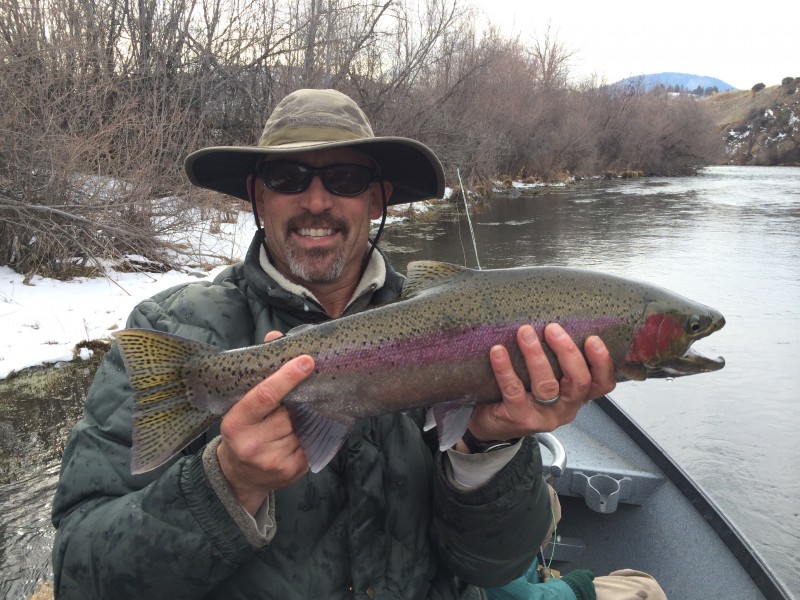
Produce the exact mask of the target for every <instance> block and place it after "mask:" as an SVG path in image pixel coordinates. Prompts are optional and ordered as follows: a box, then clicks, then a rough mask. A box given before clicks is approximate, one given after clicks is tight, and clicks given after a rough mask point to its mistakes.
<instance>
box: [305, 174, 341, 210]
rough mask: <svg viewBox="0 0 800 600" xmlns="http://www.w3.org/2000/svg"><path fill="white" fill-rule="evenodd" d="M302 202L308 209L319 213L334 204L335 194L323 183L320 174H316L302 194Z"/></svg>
mask: <svg viewBox="0 0 800 600" xmlns="http://www.w3.org/2000/svg"><path fill="white" fill-rule="evenodd" d="M301 196H302V200H301V203H302V205H303V208H305V209H306V210H307V211H309V212H311V213H314V214H318V213H322V212H325V211H326V210H328V209H329V208H330V207H331V206H332V205H333V194H331V193H330V192H329V191H328V190H326V189H325V186H324V185H322V179H320V177H319V175H316V174H315V175H314V177H312V179H311V183H310V184H309V186H308V189H307V190H306V191H305V192H303V193H302V194H301Z"/></svg>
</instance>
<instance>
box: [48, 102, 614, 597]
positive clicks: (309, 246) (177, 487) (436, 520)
mask: <svg viewBox="0 0 800 600" xmlns="http://www.w3.org/2000/svg"><path fill="white" fill-rule="evenodd" d="M186 169H187V173H188V176H189V179H190V180H191V181H192V182H193V183H195V184H197V185H200V186H203V187H207V188H210V189H214V190H218V191H221V192H224V193H227V194H231V195H234V196H237V197H240V198H242V199H246V200H250V201H251V202H252V205H253V209H254V212H255V213H256V219H257V222H258V232H257V234H256V236H255V238H254V240H253V243H252V244H251V247H250V250H249V251H248V254H247V257H246V258H245V260H244V262H242V263H240V264H237V265H234V266H232V267H230V268H229V269H227V270H226V271H224V272H223V273H222V274H220V275H219V276H218V277H217V278H216V280H215V281H214V282H213V283H211V284H205V283H194V284H189V285H185V286H179V287H177V288H172V289H170V290H166V291H165V292H162V293H161V294H158V295H157V296H155V297H154V298H152V299H150V300H146V301H144V302H142V303H141V304H140V305H139V306H138V307H137V308H136V309H135V310H134V312H133V313H132V314H131V316H130V318H129V320H128V326H129V327H144V328H153V329H159V330H163V331H169V332H171V333H175V334H177V335H181V336H183V337H188V338H192V339H196V340H199V341H202V342H206V343H212V344H215V345H218V346H220V347H223V348H238V347H243V346H247V345H252V344H254V343H258V342H260V341H262V340H269V339H272V338H274V337H276V336H278V335H280V333H282V332H286V331H288V330H289V329H291V328H292V327H295V326H298V325H301V324H305V323H318V322H321V321H325V320H327V319H331V318H337V317H340V316H342V315H346V314H351V313H354V312H357V311H361V310H367V309H369V308H370V307H372V306H376V305H379V304H383V303H385V302H389V301H392V300H395V299H396V298H397V297H398V296H399V293H400V290H401V288H402V281H403V280H402V277H401V276H400V275H398V274H397V273H396V272H395V271H394V270H393V269H392V267H391V266H390V265H389V264H388V263H387V262H386V260H385V259H384V257H383V255H382V254H380V252H377V251H375V246H376V243H377V237H378V236H376V240H375V241H373V242H370V241H369V238H368V236H369V225H370V221H371V220H372V219H376V218H378V217H381V216H383V217H384V218H385V211H386V206H387V204H391V203H398V202H411V201H415V200H420V199H423V198H429V197H439V196H441V195H442V193H443V189H444V175H443V172H442V168H441V165H440V164H439V161H438V160H437V159H436V157H435V156H434V154H433V153H432V152H431V151H430V150H429V149H428V148H427V147H425V146H424V145H422V144H420V143H418V142H415V141H413V140H408V139H404V138H395V137H375V136H374V135H373V133H372V130H371V127H370V125H369V123H368V121H367V119H366V117H365V115H364V114H363V112H362V111H361V110H360V109H359V108H358V106H357V105H356V104H355V103H354V102H352V101H351V100H350V99H349V98H347V97H346V96H344V95H342V94H340V93H338V92H335V91H333V90H300V91H297V92H294V93H292V94H290V95H289V96H287V97H286V98H284V100H282V101H281V102H280V103H279V105H278V106H277V107H276V108H275V110H274V112H273V113H272V115H271V116H270V118H269V119H268V121H267V123H266V126H265V128H264V132H263V134H262V136H261V139H260V140H259V143H258V145H257V146H255V147H245V148H239V147H226V148H206V149H203V150H200V151H198V152H195V153H194V154H192V155H190V156H189V157H188V158H187V161H186ZM545 337H546V339H547V343H548V345H549V346H550V347H551V348H552V350H553V351H554V353H555V355H556V357H557V358H558V361H559V364H560V367H561V370H562V372H563V376H562V377H561V379H560V380H557V379H556V378H555V377H554V375H553V370H552V369H551V367H550V364H549V362H548V361H547V358H546V356H545V354H544V352H543V350H542V345H541V342H540V341H539V339H538V338H537V335H536V332H535V331H534V330H533V328H532V327H530V326H523V327H521V328H520V330H519V333H518V343H519V345H520V348H521V349H522V352H523V355H524V356H525V359H526V365H527V368H528V371H529V373H530V376H531V381H532V391H531V392H527V391H526V390H525V389H524V387H523V385H522V383H521V381H520V379H519V377H518V376H517V374H516V373H515V372H514V370H513V368H512V366H511V363H510V359H509V355H508V352H507V351H506V350H505V348H503V347H500V346H498V347H495V348H493V349H492V351H491V353H490V356H489V359H490V361H491V364H492V367H493V369H494V372H495V375H496V378H497V382H498V385H499V388H500V390H501V392H502V398H499V400H501V402H498V403H496V404H490V405H482V406H479V407H478V408H477V409H476V411H475V413H474V416H473V418H472V420H471V421H470V425H469V430H468V434H465V437H464V438H463V439H462V440H460V441H459V442H458V443H457V444H456V445H455V447H454V448H453V449H451V450H448V451H447V452H445V453H438V452H437V451H435V450H432V449H431V448H434V447H435V444H432V443H431V440H429V439H428V438H427V437H426V435H425V434H423V433H422V426H423V422H424V415H423V414H422V412H421V411H411V412H409V413H398V414H390V415H384V416H381V417H377V418H373V419H368V420H364V421H363V422H360V423H358V424H357V425H356V427H355V428H354V430H353V431H352V432H351V434H350V435H349V437H348V438H347V440H346V442H345V444H344V445H343V447H342V448H341V450H340V451H339V452H338V454H337V455H336V456H335V457H334V459H333V460H332V461H331V462H330V464H329V465H328V466H327V467H326V468H324V469H323V470H322V471H320V472H319V473H316V474H311V473H309V472H308V462H307V460H306V457H305V454H304V453H303V450H302V448H301V447H300V445H299V442H298V440H297V438H296V437H295V435H294V433H293V430H292V424H291V421H290V419H289V416H288V414H287V411H286V410H285V408H283V407H282V405H281V399H282V398H283V397H284V396H285V395H286V394H287V393H288V392H290V391H291V390H292V389H293V388H294V387H295V386H297V385H298V384H299V383H300V382H302V381H303V379H305V378H306V377H308V376H309V374H310V373H311V372H312V371H313V368H314V361H313V358H311V357H308V356H301V357H298V358H295V359H293V360H291V361H289V362H287V363H286V364H285V365H284V366H283V367H282V368H281V369H280V370H278V371H277V372H276V373H274V374H273V375H271V376H269V377H267V378H266V379H264V380H263V381H262V382H261V383H260V384H258V385H257V386H256V387H255V388H253V389H252V390H250V391H249V392H248V393H246V394H245V395H244V396H243V397H242V399H241V400H240V401H239V402H238V403H237V404H236V405H235V406H234V407H233V408H232V409H231V410H230V411H229V412H228V413H227V414H226V415H225V416H224V418H223V419H222V421H221V423H220V424H219V425H218V426H214V427H212V428H211V429H210V430H209V431H208V432H207V433H206V434H205V435H203V436H201V437H200V438H199V439H198V440H196V441H195V442H194V443H192V444H190V445H189V446H188V447H187V448H186V449H185V450H184V451H183V452H182V453H181V454H179V455H178V456H176V457H175V458H173V459H172V460H171V461H169V462H168V463H167V464H165V465H163V466H161V467H159V468H157V469H155V470H153V471H150V472H148V473H145V474H142V475H132V474H131V469H130V445H131V411H132V395H131V390H130V387H129V385H128V382H127V377H126V375H125V372H124V369H123V366H122V362H121V358H120V354H119V351H118V349H117V348H116V347H114V348H112V350H111V351H110V352H109V353H108V354H107V355H106V357H105V359H104V361H103V364H102V366H101V367H100V370H99V371H98V374H97V376H96V378H95V382H94V384H93V386H92V388H91V390H90V392H89V396H88V398H87V402H86V409H85V415H84V418H83V420H82V421H80V422H79V423H78V424H77V425H76V427H75V429H74V431H73V434H72V436H71V438H70V440H69V443H68V445H67V448H66V450H65V453H64V459H63V464H62V473H61V479H60V483H59V487H58V490H57V492H56V497H55V500H54V508H53V522H54V524H55V526H56V527H57V529H58V531H57V534H56V540H55V545H54V551H53V564H54V572H55V589H56V596H57V597H58V598H82V599H83V598H115V599H116V598H147V599H149V600H152V599H155V598H187V599H188V598H226V599H229V598H276V599H281V600H286V599H293V598H298V599H299V598H350V597H355V598H415V599H416V598H431V599H439V598H441V599H450V598H469V597H476V598H477V597H481V595H482V594H483V592H481V591H480V590H478V589H477V588H476V587H473V586H480V587H489V586H501V585H503V584H505V583H506V582H508V581H510V580H512V579H514V578H517V577H519V576H521V575H522V574H523V573H524V572H525V571H526V569H527V567H528V566H529V565H530V564H531V563H532V561H533V559H534V556H535V548H532V547H531V546H530V543H529V542H530V540H532V539H534V540H535V539H543V537H544V535H545V532H546V531H547V528H548V525H549V523H550V501H549V497H548V491H547V487H546V485H545V484H544V482H543V480H542V476H541V468H540V462H541V459H540V456H539V450H538V445H537V444H536V443H535V441H534V440H533V438H530V437H526V436H527V435H528V434H531V433H534V432H539V431H550V430H552V429H555V428H556V427H558V426H559V425H562V424H564V423H567V422H569V421H570V420H572V419H573V418H574V417H575V414H576V413H577V411H578V409H579V408H580V406H581V405H582V404H583V402H585V401H587V400H589V399H591V398H595V397H598V396H601V395H602V394H604V393H607V392H608V391H610V390H611V389H612V388H613V387H614V368H613V364H612V362H611V358H610V356H609V354H608V352H607V350H606V349H605V347H604V345H603V343H602V342H601V341H600V340H599V339H597V338H596V337H593V338H590V339H589V340H587V343H586V347H585V349H584V350H585V353H586V356H587V358H588V364H587V361H586V360H584V358H583V356H582V354H581V353H580V351H579V350H578V348H577V347H576V346H575V344H574V343H573V342H572V340H571V339H570V338H569V336H568V335H566V334H565V332H564V330H563V329H561V328H560V327H559V326H558V325H550V326H548V328H547V329H546V330H545ZM489 441H491V443H487V442H489ZM498 447H499V449H497V448H498ZM487 448H492V449H493V451H489V452H486V451H485V450H487Z"/></svg>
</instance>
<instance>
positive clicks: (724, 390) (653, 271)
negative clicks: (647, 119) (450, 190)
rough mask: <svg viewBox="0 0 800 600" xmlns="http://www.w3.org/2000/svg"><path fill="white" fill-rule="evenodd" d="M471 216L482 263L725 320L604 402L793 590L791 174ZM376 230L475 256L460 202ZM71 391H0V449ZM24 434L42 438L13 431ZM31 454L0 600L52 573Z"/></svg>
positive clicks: (421, 247)
mask: <svg viewBox="0 0 800 600" xmlns="http://www.w3.org/2000/svg"><path fill="white" fill-rule="evenodd" d="M473 210H474V212H472V221H473V226H474V230H475V236H476V240H477V247H478V252H479V255H480V262H481V266H482V267H484V268H502V267H511V266H522V265H543V264H552V265H565V266H582V267H589V268H593V269H598V270H603V271H608V272H611V273H617V274H620V275H625V276H629V277H635V278H638V279H643V280H647V281H651V282H653V283H657V284H660V285H663V286H665V287H668V288H671V289H673V290H674V291H676V292H679V293H682V294H684V295H685V296H688V297H690V298H692V299H694V300H697V301H700V302H703V303H705V304H709V305H711V306H713V307H715V308H717V309H719V310H720V311H722V312H723V314H724V315H725V317H726V319H727V325H726V327H725V328H724V329H723V330H722V331H721V332H719V333H717V334H715V335H714V336H712V337H711V338H708V339H706V340H701V342H699V343H698V344H697V347H698V349H700V350H701V351H702V352H703V353H705V354H710V355H722V356H724V357H725V358H726V360H727V365H726V367H725V368H724V369H723V370H722V371H719V372H716V373H709V374H705V375H698V376H694V377H687V378H682V379H676V380H675V381H673V382H671V383H669V382H667V381H663V380H656V381H648V382H644V383H637V382H628V383H624V384H621V385H620V386H619V387H618V388H617V390H616V391H615V392H614V394H613V396H614V398H615V399H616V400H618V401H619V402H620V403H621V404H622V405H623V407H624V408H625V409H626V410H627V411H628V412H630V413H631V414H632V415H633V417H634V418H635V419H636V420H637V421H638V422H639V423H640V424H642V425H643V426H644V427H645V429H646V430H647V431H648V432H649V433H650V434H651V435H652V436H653V437H654V438H655V439H656V441H657V442H659V443H660V444H661V445H662V446H663V447H664V448H665V449H666V450H668V451H669V452H670V453H671V454H672V455H673V457H674V458H675V459H676V460H677V461H678V462H679V464H680V465H681V466H682V467H683V468H684V469H685V470H686V471H687V472H688V473H689V474H690V475H691V476H692V477H693V478H694V479H695V480H696V481H697V482H698V483H700V485H701V486H702V487H703V488H704V489H705V490H706V491H707V492H708V493H709V495H710V496H711V497H712V498H713V500H714V501H715V502H716V503H717V504H719V505H720V506H721V507H722V508H723V509H724V510H725V511H726V512H727V513H728V515H729V517H730V518H731V519H732V520H733V521H734V523H736V524H737V525H738V526H739V527H740V528H741V530H742V531H743V533H744V534H745V535H746V537H748V538H749V539H750V540H751V541H752V542H753V544H754V545H755V546H756V548H757V549H758V550H759V551H760V552H761V553H762V555H763V556H764V558H765V559H766V561H767V562H768V564H770V565H771V566H772V567H773V568H774V569H775V570H776V572H777V573H778V575H779V576H780V577H781V579H782V580H783V581H784V582H785V583H786V585H787V586H788V587H789V588H790V589H791V590H792V591H793V593H794V594H795V595H797V596H798V597H800V551H799V550H798V549H800V467H798V464H797V462H796V461H798V460H800V441H799V440H800V436H798V435H797V431H798V430H800V410H798V408H797V403H798V400H800V392H798V386H797V384H796V380H795V375H796V371H797V370H798V368H800V168H758V167H720V168H712V169H707V170H705V171H704V172H703V173H702V174H701V175H700V176H699V177H691V178H672V179H642V180H625V181H609V182H604V183H603V184H602V185H596V184H593V185H591V186H586V187H580V186H573V187H571V188H570V189H565V190H563V191H553V190H552V189H550V190H546V189H542V188H539V189H537V190H526V191H524V192H523V193H522V194H520V195H519V197H514V198H501V199H495V200H492V201H491V202H490V203H488V204H487V205H486V206H482V207H476V208H475V209H473ZM384 236H385V237H384V242H383V243H382V246H383V247H384V248H385V249H386V250H387V253H388V254H389V255H390V256H391V258H392V260H393V262H394V263H395V264H396V265H397V266H398V267H401V266H402V265H405V263H406V262H408V261H409V260H413V259H421V258H430V259H437V260H444V261H448V262H453V263H457V264H466V265H468V266H474V265H475V256H474V253H473V247H472V242H471V240H470V238H469V227H468V224H467V221H466V220H465V219H464V216H463V211H462V213H461V215H460V218H459V217H458V216H454V215H444V216H443V217H442V218H439V219H435V220H433V221H432V222H422V221H418V222H416V223H413V224H402V225H397V224H395V225H391V226H389V227H388V228H387V231H386V233H385V234H384ZM89 379H90V377H89V376H88V375H87V376H86V377H83V378H82V381H83V382H84V383H85V382H86V381H88V380H89ZM84 383H82V384H81V385H83V384H84ZM26 385H27V384H26ZM82 393H85V389H81V390H75V391H74V392H70V393H69V394H68V396H69V397H68V398H64V399H60V398H57V397H54V395H53V394H52V393H50V392H48V391H45V392H44V393H38V392H37V393H35V394H32V395H31V397H30V398H27V397H26V398H24V402H22V401H19V398H20V392H16V393H15V398H17V402H16V403H15V404H14V406H15V408H14V409H13V410H10V411H9V410H6V409H5V408H3V402H2V400H3V398H2V397H0V409H2V411H0V450H3V452H5V453H6V454H10V455H11V456H12V457H13V456H14V455H15V454H17V453H18V452H17V450H15V448H17V449H20V448H21V449H22V451H27V450H25V449H30V448H32V447H33V448H37V447H41V448H52V447H53V444H54V442H53V441H52V440H50V439H49V436H52V435H56V436H57V437H58V438H59V439H60V440H62V442H61V443H63V437H64V435H65V433H66V430H65V427H64V422H65V421H68V420H70V419H74V413H72V414H69V415H68V414H66V413H62V412H59V411H61V410H63V406H64V403H65V402H66V404H67V405H68V406H72V407H73V409H72V410H74V409H76V408H77V406H78V402H77V398H78V396H79V395H81V394H82ZM36 397H40V398H47V400H46V401H45V400H40V401H36V400H35V398H36ZM31 419H33V420H34V421H35V423H34V424H33V425H31V426H29V427H23V426H22V425H21V423H22V422H23V421H26V420H31ZM23 429H24V430H25V431H33V432H38V433H34V434H31V435H35V436H38V437H37V439H33V440H30V439H25V440H21V439H19V436H18V435H15V432H18V431H21V430H23ZM39 438H41V439H39ZM9 449H10V450H9ZM39 458H40V460H37V461H34V462H35V463H36V465H37V466H35V467H34V468H31V469H29V470H28V471H26V472H25V473H24V474H22V475H20V474H19V471H17V472H16V475H15V477H14V478H13V483H8V482H3V481H2V478H1V477H0V597H2V598H15V599H16V598H27V597H28V596H29V595H30V594H31V593H32V592H33V590H34V589H35V588H36V585H37V582H38V581H39V580H42V579H47V578H48V577H50V567H49V550H50V545H51V544H52V538H53V532H52V529H51V527H50V525H49V510H50V508H49V506H50V499H51V497H52V494H53V491H54V489H55V482H56V478H57V473H58V471H57V469H58V463H57V461H56V460H54V459H53V458H52V457H50V456H49V455H48V454H47V452H44V451H42V456H41V457H39ZM2 466H3V465H0V467H2ZM2 471H3V468H0V475H2ZM698 575H699V576H702V565H698Z"/></svg>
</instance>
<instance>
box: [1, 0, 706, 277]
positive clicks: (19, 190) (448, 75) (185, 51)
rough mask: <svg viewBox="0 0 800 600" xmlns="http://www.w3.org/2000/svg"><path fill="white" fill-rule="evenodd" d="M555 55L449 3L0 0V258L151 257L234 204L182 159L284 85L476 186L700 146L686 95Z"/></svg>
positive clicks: (25, 262) (688, 156)
mask: <svg viewBox="0 0 800 600" xmlns="http://www.w3.org/2000/svg"><path fill="white" fill-rule="evenodd" d="M572 56H573V53H572V51H570V50H569V49H568V48H565V47H564V46H563V45H562V44H561V43H560V42H559V40H558V39H557V37H556V36H555V35H554V34H552V33H551V32H550V31H549V30H547V31H546V33H545V35H544V36H543V37H542V38H541V39H539V40H534V41H533V42H530V43H523V42H522V41H521V40H520V39H518V38H512V39H508V38H506V37H504V36H502V35H501V34H500V33H498V32H497V31H496V30H493V29H488V30H486V31H484V32H482V33H478V32H477V30H476V27H475V21H474V16H473V14H472V12H471V10H470V9H468V8H464V7H463V6H462V5H461V4H460V3H459V2H458V0H426V1H425V2H421V3H417V2H405V1H403V0H395V1H391V2H390V1H386V2H379V3H373V2H371V1H370V0H231V1H230V2H225V3H219V2H207V1H205V0H202V1H200V2H193V1H191V2H190V1H189V0H165V1H163V2H155V1H154V0H143V1H142V2H136V3H129V2H123V1H122V0H98V2H80V3H77V4H76V3H59V2H56V1H55V0H0V264H9V265H11V266H13V267H14V268H16V269H17V270H19V271H22V272H25V273H32V272H40V273H47V274H52V275H57V276H69V275H70V274H72V273H74V272H76V271H80V270H81V269H86V268H94V269H96V270H101V269H102V266H103V264H102V261H101V260H100V258H101V257H103V258H115V257H116V258H120V257H123V256H126V255H134V256H137V257H143V259H144V260H147V261H152V262H161V263H163V264H168V263H169V258H168V257H169V256H170V254H169V253H168V252H167V250H175V249H176V248H175V247H174V246H173V247H171V248H170V247H169V243H168V242H166V241H165V240H167V239H169V238H171V237H174V236H172V235H171V234H172V233H174V232H176V231H179V230H180V229H181V228H185V227H186V224H187V219H189V218H192V217H191V215H195V218H196V214H197V213H195V212H191V211H189V210H187V209H188V208H198V209H199V210H200V214H201V217H202V218H206V217H208V216H209V215H216V216H215V217H214V219H213V221H214V222H213V223H212V225H211V227H217V228H221V227H222V224H223V223H225V222H227V221H230V220H232V219H233V218H234V215H233V214H232V213H233V210H234V208H233V207H234V206H237V207H238V206H241V204H240V203H239V201H230V200H223V199H219V197H218V196H215V195H213V194H210V193H207V192H203V191H198V190H196V189H190V188H189V186H188V185H187V183H186V181H185V179H184V178H183V174H182V168H181V164H182V160H183V158H184V156H185V155H186V154H187V153H188V152H189V151H191V150H193V149H195V148H197V147H200V146H204V145H211V144H216V145H227V144H251V143H253V142H254V140H255V139H257V137H258V134H259V132H260V129H261V126H262V124H263V121H264V119H265V118H266V115H267V114H268V113H269V112H271V110H272V108H273V107H274V105H275V104H276V103H277V102H278V101H279V100H280V99H281V98H282V97H283V96H285V95H286V94H287V93H289V92H291V91H293V90H295V89H297V88H300V87H335V88H337V89H340V90H341V91H343V92H345V93H347V94H349V95H350V96H352V97H353V98H355V99H356V100H357V101H358V102H359V104H360V105H361V106H362V107H363V108H364V109H365V111H366V112H367V113H368V115H369V117H370V119H371V121H372V123H373V126H374V129H375V130H376V133H378V134H384V135H392V134H393V135H404V136H408V137H413V138H416V139H419V140H421V141H423V142H425V143H427V144H428V145H430V146H431V147H432V148H434V150H435V151H436V152H437V153H438V154H439V156H440V157H441V158H442V161H443V163H444V164H445V167H446V169H447V171H448V175H449V177H450V179H451V181H453V182H455V181H456V177H455V175H456V173H458V174H459V175H460V176H461V178H462V180H463V181H464V185H465V187H467V188H468V189H480V190H482V191H483V190H485V193H486V194H487V195H489V194H491V190H492V179H493V178H494V175H496V174H498V173H511V174H514V176H515V177H520V178H525V177H536V178H537V179H538V180H541V181H559V180H563V178H564V173H572V174H576V175H581V174H592V173H601V172H604V171H606V170H608V171H614V172H622V171H642V172H645V173H650V172H668V173H673V172H681V171H683V170H685V169H687V168H691V166H693V165H696V164H701V163H702V162H703V161H704V160H707V158H708V156H710V155H711V153H712V150H713V149H712V148H711V147H710V144H709V141H708V140H709V139H716V137H718V136H716V135H715V134H712V135H710V136H709V137H706V135H707V134H706V133H705V129H704V127H703V126H702V125H703V124H704V123H705V118H704V116H703V114H702V109H701V108H700V107H699V106H698V105H697V104H696V103H695V104H694V105H692V104H688V103H685V102H672V101H671V100H669V99H667V98H665V97H660V96H658V95H656V94H645V93H643V92H642V91H641V90H615V89H613V88H607V87H603V86H600V85H581V86H577V87H575V86H573V85H571V84H570V79H569V69H570V61H571V59H572ZM698 124H700V125H701V126H698ZM231 202H233V203H231ZM177 249H178V250H179V248H177ZM136 260H139V259H138V258H137V259H135V260H134V261H133V262H131V264H134V263H135V262H136ZM129 262H130V261H129Z"/></svg>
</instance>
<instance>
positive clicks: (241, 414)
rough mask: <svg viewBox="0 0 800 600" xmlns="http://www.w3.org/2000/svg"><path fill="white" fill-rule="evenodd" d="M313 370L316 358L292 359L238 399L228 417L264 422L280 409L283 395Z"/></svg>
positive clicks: (251, 422) (241, 422)
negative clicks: (269, 415) (268, 416)
mask: <svg viewBox="0 0 800 600" xmlns="http://www.w3.org/2000/svg"><path fill="white" fill-rule="evenodd" d="M313 370H314V359H313V358H311V357H310V356H305V355H304V356H298V357H296V358H293V359H292V360H290V361H289V362H287V363H286V364H285V365H283V366H282V367H281V368H280V369H278V370H277V371H275V373H273V374H272V375H270V376H269V377H267V378H266V379H264V380H263V381H262V382H261V383H259V384H258V385H257V386H256V387H254V388H253V389H252V390H250V391H249V392H247V393H246V394H245V395H244V396H243V397H242V399H241V400H239V402H237V403H236V404H234V405H233V408H231V410H230V411H229V412H228V415H226V417H228V418H230V419H232V420H235V421H237V422H238V423H240V424H241V425H253V424H256V423H258V422H260V421H262V420H263V419H264V418H265V417H266V416H267V415H268V414H270V413H271V412H273V411H274V410H275V409H276V408H278V406H279V405H280V403H281V401H282V400H283V399H284V397H286V395H287V394H288V393H289V392H291V391H292V390H293V389H294V388H295V387H297V385H299V384H300V382H302V381H303V380H304V379H305V378H306V377H308V376H309V375H310V374H311V372H312V371H313Z"/></svg>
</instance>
